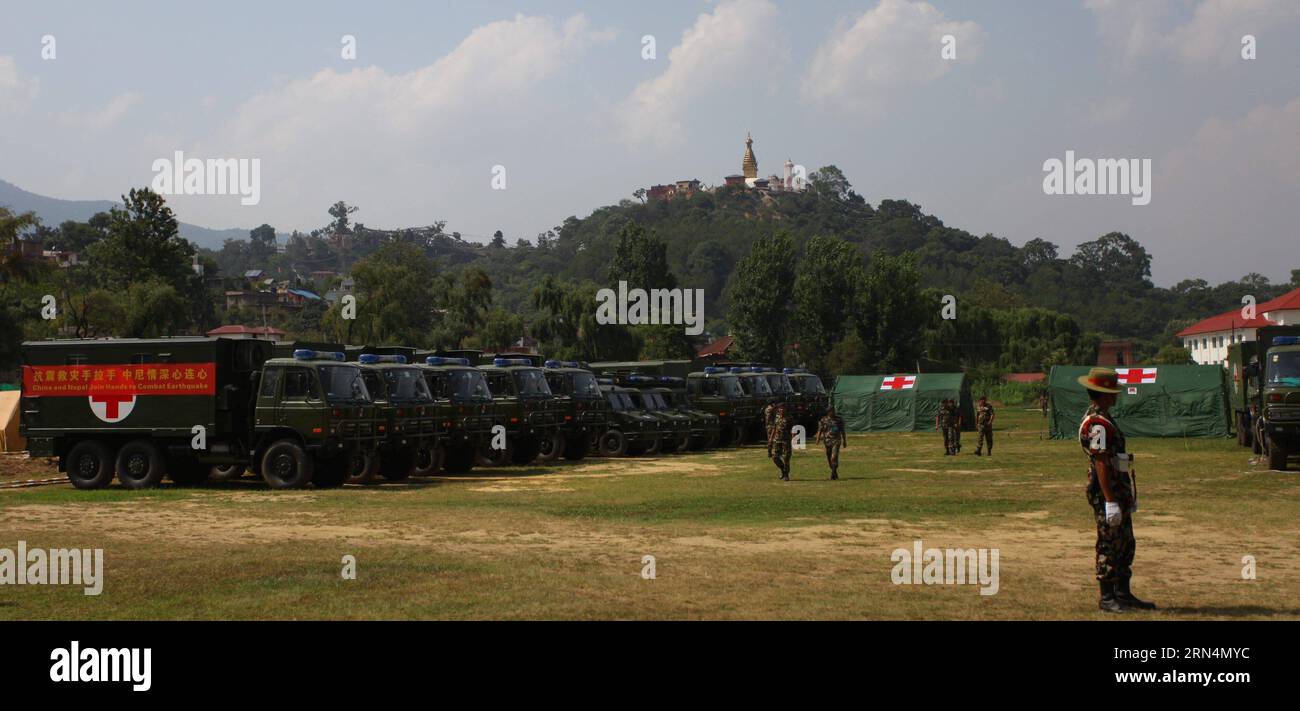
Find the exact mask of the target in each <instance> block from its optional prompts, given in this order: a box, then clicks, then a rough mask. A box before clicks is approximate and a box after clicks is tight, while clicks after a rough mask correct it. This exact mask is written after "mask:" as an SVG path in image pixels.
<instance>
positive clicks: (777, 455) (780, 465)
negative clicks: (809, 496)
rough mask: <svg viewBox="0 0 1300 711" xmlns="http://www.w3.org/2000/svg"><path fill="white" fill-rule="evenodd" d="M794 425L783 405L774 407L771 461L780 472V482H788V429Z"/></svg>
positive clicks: (789, 436)
mask: <svg viewBox="0 0 1300 711" xmlns="http://www.w3.org/2000/svg"><path fill="white" fill-rule="evenodd" d="M793 424H794V423H792V422H791V421H790V418H789V416H787V415H786V412H785V403H781V404H778V405H777V406H776V416H775V417H774V418H773V420H772V429H771V436H770V439H771V445H770V450H769V451H771V453H772V461H773V462H776V468H777V469H780V470H781V481H790V438H791V437H792V436H793V435H792V433H791V431H790V428H791V427H792V426H793Z"/></svg>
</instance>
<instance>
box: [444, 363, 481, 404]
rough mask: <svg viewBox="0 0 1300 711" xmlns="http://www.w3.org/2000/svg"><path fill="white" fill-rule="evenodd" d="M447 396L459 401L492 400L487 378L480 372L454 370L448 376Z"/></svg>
mask: <svg viewBox="0 0 1300 711" xmlns="http://www.w3.org/2000/svg"><path fill="white" fill-rule="evenodd" d="M447 394H448V395H449V396H450V397H452V398H455V399H457V400H491V399H492V391H491V390H489V389H488V384H487V378H485V377H483V373H482V371H478V370H453V371H451V372H450V373H448V374H447Z"/></svg>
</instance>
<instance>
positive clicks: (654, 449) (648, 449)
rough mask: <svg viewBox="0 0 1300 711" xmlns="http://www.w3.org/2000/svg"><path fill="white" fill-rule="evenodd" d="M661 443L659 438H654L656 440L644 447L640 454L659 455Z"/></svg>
mask: <svg viewBox="0 0 1300 711" xmlns="http://www.w3.org/2000/svg"><path fill="white" fill-rule="evenodd" d="M659 441H660V440H659V438H658V437H654V438H652V439H651V440H650V441H649V442H647V443H646V446H644V447H642V448H641V452H640V453H641V454H650V455H654V454H658V453H659Z"/></svg>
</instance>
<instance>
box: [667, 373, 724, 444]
mask: <svg viewBox="0 0 1300 711" xmlns="http://www.w3.org/2000/svg"><path fill="white" fill-rule="evenodd" d="M655 380H656V381H657V382H658V387H655V388H653V392H656V393H658V394H659V397H661V398H663V400H664V402H665V403H667V404H668V407H669V408H671V409H672V410H673V411H675V412H680V413H682V414H684V415H686V416H687V417H689V418H691V439H690V447H691V449H711V448H713V447H716V446H718V441H719V440H720V439H721V436H722V434H721V432H722V425H721V419H720V418H719V417H718V416H717V415H714V414H711V413H709V412H706V411H704V410H701V409H699V408H697V407H695V405H694V404H693V403H692V402H691V398H690V396H689V395H687V394H686V378H676V377H672V376H668V375H661V376H659V377H658V378H656V379H655Z"/></svg>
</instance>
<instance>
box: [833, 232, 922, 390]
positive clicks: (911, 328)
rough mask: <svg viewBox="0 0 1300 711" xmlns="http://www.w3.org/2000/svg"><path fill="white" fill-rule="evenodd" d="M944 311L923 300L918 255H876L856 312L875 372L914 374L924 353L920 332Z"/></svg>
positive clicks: (856, 319)
mask: <svg viewBox="0 0 1300 711" xmlns="http://www.w3.org/2000/svg"><path fill="white" fill-rule="evenodd" d="M939 307H940V304H938V303H929V302H928V300H927V299H925V298H924V296H923V294H922V291H921V272H920V269H919V268H918V266H917V258H916V255H915V254H913V253H910V252H906V253H903V254H900V255H897V256H892V255H888V254H882V253H880V252H877V253H875V254H873V255H872V256H871V263H870V265H869V266H868V268H867V275H866V281H865V282H864V284H863V287H862V288H861V289H859V290H858V300H857V308H856V309H855V312H854V315H855V317H856V318H855V322H856V323H855V326H856V330H857V335H858V337H859V338H860V339H861V340H862V343H863V346H864V348H865V350H866V359H867V362H866V363H865V365H866V366H867V367H868V368H870V369H871V372H875V373H888V372H897V371H902V370H912V369H914V368H915V365H916V360H917V358H919V357H920V355H921V348H922V335H923V334H922V329H921V328H920V326H921V324H923V323H925V322H926V321H927V316H928V314H929V312H930V311H931V310H938V309H939Z"/></svg>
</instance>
